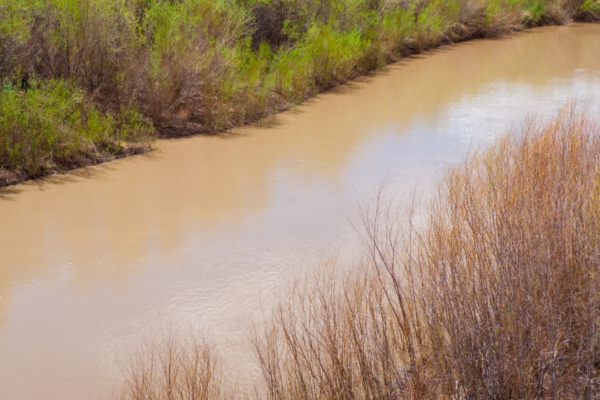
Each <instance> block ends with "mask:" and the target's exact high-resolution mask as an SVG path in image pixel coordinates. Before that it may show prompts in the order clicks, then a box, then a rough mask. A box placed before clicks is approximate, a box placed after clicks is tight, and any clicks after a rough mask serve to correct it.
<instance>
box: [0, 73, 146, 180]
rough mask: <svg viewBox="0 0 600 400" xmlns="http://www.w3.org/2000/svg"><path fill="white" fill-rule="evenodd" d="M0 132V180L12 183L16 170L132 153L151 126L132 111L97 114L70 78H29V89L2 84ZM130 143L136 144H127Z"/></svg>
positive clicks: (43, 169)
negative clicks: (133, 145) (134, 144)
mask: <svg viewBox="0 0 600 400" xmlns="http://www.w3.org/2000/svg"><path fill="white" fill-rule="evenodd" d="M0 132H2V135H0V163H1V165H2V170H0V179H4V180H5V181H8V183H10V181H11V180H17V179H18V178H19V176H18V175H15V174H16V173H17V172H19V173H22V174H25V175H26V176H40V175H44V174H47V173H52V172H57V171H61V170H64V169H69V168H72V167H73V166H79V165H86V164H90V163H93V162H96V161H99V160H103V159H107V158H108V159H109V158H114V157H115V156H118V155H125V154H130V153H134V152H136V151H139V150H140V149H141V147H140V146H142V143H144V142H145V139H146V138H147V137H148V136H149V132H151V127H150V125H149V124H148V123H147V122H145V121H144V119H143V117H142V116H141V115H139V114H137V113H136V112H134V111H132V110H129V111H123V112H121V113H119V114H112V115H107V114H104V113H102V112H100V111H99V110H98V109H97V107H96V106H95V105H94V104H93V103H90V102H88V101H86V100H85V99H84V94H83V90H82V89H81V88H79V87H78V86H76V85H74V84H72V83H69V82H68V81H63V80H47V81H43V82H39V81H31V82H29V87H28V89H27V90H24V89H22V88H19V87H14V86H12V85H11V84H7V85H5V86H4V88H3V89H2V91H0ZM132 141H135V142H137V143H138V145H137V147H134V148H129V147H126V145H125V143H129V142H132ZM11 172H12V174H11Z"/></svg>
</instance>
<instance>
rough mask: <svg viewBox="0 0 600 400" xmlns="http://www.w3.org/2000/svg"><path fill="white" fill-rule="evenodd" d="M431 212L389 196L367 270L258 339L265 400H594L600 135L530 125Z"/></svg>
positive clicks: (333, 278) (437, 199)
mask: <svg viewBox="0 0 600 400" xmlns="http://www.w3.org/2000/svg"><path fill="white" fill-rule="evenodd" d="M428 204H429V206H428V207H426V208H425V210H426V212H424V213H419V215H420V216H421V220H420V219H419V218H417V214H416V213H415V212H414V210H415V208H414V207H413V208H409V210H408V213H407V214H406V215H404V214H401V213H398V212H397V211H396V208H395V207H394V206H393V200H392V201H390V200H386V198H385V196H383V195H381V194H380V196H379V197H378V198H377V200H376V201H375V202H374V205H373V206H372V207H367V208H363V210H362V222H363V226H364V229H361V231H360V232H361V237H362V239H363V242H364V244H365V249H366V251H365V257H364V259H363V261H362V262H360V263H359V264H358V265H357V266H353V267H352V268H348V267H347V266H346V267H344V268H342V267H341V266H339V265H336V263H332V264H331V265H327V266H325V267H324V268H323V269H322V270H321V271H319V274H318V275H316V277H313V278H311V279H306V280H304V281H299V282H297V283H296V284H295V285H294V286H293V290H291V291H290V292H289V296H288V297H287V298H286V299H284V300H283V301H282V302H281V303H280V304H279V305H278V306H277V307H275V309H274V311H273V314H272V317H271V318H270V319H268V320H267V321H266V322H265V324H264V326H263V327H261V328H260V329H257V330H256V331H255V334H254V336H253V343H254V348H255V351H256V354H257V361H258V364H259V366H260V367H261V370H262V376H263V382H260V383H259V384H257V388H259V389H256V393H258V395H257V397H259V398H266V399H271V400H288V399H289V400H292V399H315V400H316V399H319V400H329V399H539V398H544V399H567V398H568V399H575V398H582V399H592V398H599V396H600V390H599V387H598V386H599V385H598V375H599V372H600V370H599V368H600V350H599V344H600V343H599V341H600V330H599V329H598V325H599V322H600V302H599V299H600V295H599V293H600V291H599V289H600V280H599V277H600V274H599V272H600V122H599V121H598V120H597V119H595V118H593V117H592V116H591V115H590V114H586V113H584V112H581V110H580V109H578V108H577V107H572V106H571V107H566V108H565V109H563V110H562V111H561V112H560V114H558V116H557V117H555V118H554V119H553V120H551V121H549V122H540V121H539V120H536V119H529V120H528V121H527V122H526V123H525V124H524V126H523V128H522V130H521V131H520V132H516V133H514V134H511V135H509V136H507V137H506V138H504V139H502V140H500V141H498V142H497V143H496V145H495V146H494V147H493V148H491V149H490V150H488V151H485V152H476V153H474V154H472V155H470V156H468V157H467V158H466V159H465V161H464V162H463V163H462V164H461V165H459V166H457V167H454V168H452V169H450V170H449V171H448V172H447V173H446V174H445V176H444V178H443V180H442V181H441V183H440V185H439V187H438V191H437V192H436V194H435V195H434V196H433V199H432V201H431V202H430V203H428ZM150 350H152V349H150ZM143 371H147V369H143V368H138V367H137V366H135V365H134V368H133V370H132V375H131V377H132V379H130V381H129V383H128V386H126V387H131V383H132V382H139V381H140V379H142V378H143V379H145V377H147V376H149V375H148V374H147V373H145V372H143ZM161 379H163V378H161ZM159 382H166V380H164V379H163V380H159ZM161 384H162V383H161ZM132 393H133V392H132ZM129 398H130V399H138V398H148V397H135V396H131V397H129ZM152 398H155V399H163V398H168V397H161V396H155V397H152ZM190 398H193V397H190Z"/></svg>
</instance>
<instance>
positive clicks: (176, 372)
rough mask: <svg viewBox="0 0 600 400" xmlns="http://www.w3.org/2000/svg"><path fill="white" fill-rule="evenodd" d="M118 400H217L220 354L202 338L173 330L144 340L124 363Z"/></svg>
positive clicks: (221, 394)
mask: <svg viewBox="0 0 600 400" xmlns="http://www.w3.org/2000/svg"><path fill="white" fill-rule="evenodd" d="M123 372H124V378H125V381H124V384H123V386H122V388H121V390H120V393H119V395H118V396H117V397H116V398H118V399H119V400H162V399H165V400H209V399H210V400H220V399H225V398H227V396H226V395H225V394H224V390H223V388H222V380H221V373H220V364H219V357H218V355H217V354H216V352H215V349H214V347H213V346H212V345H211V344H210V343H209V342H208V341H207V340H205V339H201V338H198V337H195V336H190V337H184V336H180V335H177V334H176V333H174V332H170V333H168V334H163V335H162V336H159V337H154V338H151V339H147V340H145V341H144V342H143V344H142V346H141V347H140V349H139V351H138V352H137V353H135V355H134V356H133V357H132V358H131V359H130V360H129V362H128V363H127V364H126V369H125V370H124V371H123Z"/></svg>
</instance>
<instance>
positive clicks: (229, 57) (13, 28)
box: [0, 0, 598, 175]
mask: <svg viewBox="0 0 600 400" xmlns="http://www.w3.org/2000/svg"><path fill="white" fill-rule="evenodd" d="M597 14H598V4H597V1H593V0H263V1H257V0H181V1H166V0H119V1H112V0H49V1H40V0H17V1H15V0H0V82H2V83H3V85H4V86H6V87H13V88H17V89H18V90H21V91H22V92H27V91H28V90H30V89H32V82H37V83H36V85H37V86H36V88H33V90H36V91H37V92H40V91H44V90H46V89H45V88H46V86H47V85H46V84H45V83H43V84H40V82H56V81H60V80H64V81H65V82H69V85H72V86H73V87H74V88H75V87H77V89H73V90H76V91H81V93H82V95H83V97H84V98H85V99H86V100H85V101H86V103H93V104H94V106H93V108H94V110H96V111H95V112H98V113H100V114H102V115H103V118H112V119H114V120H118V119H120V118H121V117H120V116H119V115H120V114H121V113H122V110H124V109H126V110H137V111H138V112H139V113H140V115H141V116H143V118H146V119H148V120H149V121H151V123H152V126H153V127H154V130H155V132H154V133H153V134H152V135H153V136H155V137H156V136H157V135H162V136H166V137H172V136H180V135H186V134H191V133H214V132H217V131H221V130H224V129H227V128H230V127H233V126H238V125H242V124H246V123H248V122H251V121H255V120H257V119H259V118H261V117H264V116H268V115H270V114H273V113H275V112H277V111H280V110H283V109H286V108H289V107H292V106H293V105H295V104H297V103H299V102H301V101H303V100H305V99H306V98H308V97H310V96H312V95H314V94H315V93H318V92H320V91H322V90H325V89H327V88H330V87H332V86H335V85H338V84H340V83H343V82H345V81H347V80H348V79H351V78H353V77H355V76H357V75H360V74H364V73H366V72H367V71H370V70H373V69H375V68H378V67H380V66H382V65H385V64H386V63H388V62H391V61H394V60H397V59H399V58H400V57H402V56H403V55H407V54H410V53H414V52H419V51H422V50H425V49H428V48H431V47H433V46H436V45H439V44H442V43H451V42H453V41H460V40H466V39H469V38H471V37H485V36H496V35H499V34H502V33H505V32H508V31H510V30H513V29H520V28H522V27H524V26H533V25H538V24H546V23H567V22H568V21H570V20H573V19H575V18H583V19H586V20H590V19H594V18H596V17H597ZM49 85H50V86H52V84H49ZM6 96H8V95H6ZM44 96H46V97H48V96H50V97H52V96H53V95H52V90H50V89H48V93H46V94H45V95H44ZM11 104H12V103H11ZM7 107H8V106H5V107H3V108H2V109H7ZM61 118H62V117H61V116H60V115H57V116H56V118H54V119H61ZM118 130H119V129H117V130H114V129H113V130H112V132H114V133H115V136H114V139H113V144H118V143H119V142H120V141H121V138H120V137H121V136H126V137H128V138H129V140H133V141H135V140H137V139H136V138H137V136H136V135H129V134H127V133H119V132H117V131H118ZM34 131H35V129H34ZM37 132H42V131H39V130H37ZM7 135H8V132H7V131H4V130H3V131H0V136H2V137H6V136H7ZM3 140H4V141H5V142H6V143H11V144H9V145H8V146H17V142H15V141H14V140H12V139H11V140H8V139H3ZM103 140H106V138H105V139H103ZM44 141H46V139H40V140H39V141H34V142H35V143H37V142H40V143H42V142H44ZM94 144H95V145H98V144H100V143H95V142H94ZM130 145H131V146H135V144H134V142H131V143H130ZM33 146H35V145H33ZM74 146H76V145H75V144H74ZM20 148H22V149H24V148H29V149H32V151H33V147H31V145H23V146H21V147H20ZM81 149H82V151H83V150H85V149H84V148H83V147H82V148H81ZM38 150H40V151H42V152H44V151H45V150H42V149H41V148H40V149H38ZM10 151H12V149H11V150H9V152H10ZM19 151H21V150H18V151H17V152H19ZM35 151H37V150H35ZM46 156H49V154H46ZM28 157H29V158H30V159H32V160H38V159H40V157H39V156H38V155H36V156H33V155H31V156H28ZM45 159H52V160H54V156H52V157H49V158H48V157H45ZM0 167H1V168H4V169H11V170H13V171H21V172H25V174H26V175H29V174H30V172H28V171H31V170H36V168H33V167H31V166H30V167H28V169H27V171H25V170H22V169H21V166H20V164H18V163H14V162H11V163H10V164H2V165H1V166H0ZM42 169H43V168H37V170H38V171H41V170H42Z"/></svg>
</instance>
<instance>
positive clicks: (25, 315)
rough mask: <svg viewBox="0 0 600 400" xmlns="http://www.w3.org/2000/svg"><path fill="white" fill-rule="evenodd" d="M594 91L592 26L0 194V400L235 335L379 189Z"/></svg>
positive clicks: (77, 394)
mask: <svg viewBox="0 0 600 400" xmlns="http://www.w3.org/2000/svg"><path fill="white" fill-rule="evenodd" d="M599 89H600V26H593V25H572V26H569V27H550V28H541V29H536V30H534V31H531V32H525V33H521V34H519V35H516V36H514V37H512V38H509V39H503V40H486V41H475V42H470V43H465V44H460V45H455V46H452V47H450V48H443V49H439V50H437V51H434V52H431V53H428V54H426V55H422V56H418V57H411V58H409V59H406V60H404V61H402V62H400V63H398V64H396V65H393V66H390V67H389V68H386V69H385V70H384V71H381V72H380V73H378V74H377V75H376V76H374V77H367V78H362V79H360V80H358V81H356V82H353V83H350V84H348V85H345V86H342V87H340V88H338V89H336V90H334V91H332V92H330V93H327V94H323V95H321V96H318V97H317V98H315V99H313V100H311V101H309V102H307V103H306V104H304V105H302V106H301V107H298V108H297V109H296V110H293V111H292V112H287V113H284V114H281V115H279V116H278V117H277V118H276V119H274V120H273V121H269V122H268V123H266V124H264V125H265V126H263V127H259V128H244V129H237V130H235V131H233V132H231V133H228V134H227V135H224V136H222V137H195V138H188V139H181V140H173V141H166V142H163V143H160V145H159V151H156V152H153V153H152V154H149V155H147V156H140V157H133V158H130V159H126V160H120V161H116V162H113V163H109V164H105V165H101V166H97V167H94V168H88V169H84V170H80V171H75V172H74V173H72V174H68V175H64V176H60V177H54V178H49V179H46V180H42V181H36V182H30V183H26V184H24V185H19V186H15V187H12V188H9V189H5V190H4V191H1V192H0V398H2V399H4V398H6V399H37V398H44V399H81V398H94V399H96V398H106V397H107V396H108V395H109V394H110V392H111V390H112V385H113V384H114V382H115V379H116V377H117V375H118V371H119V369H118V364H117V362H116V359H117V357H118V355H119V354H122V353H123V352H124V351H126V350H127V349H129V348H130V347H131V346H132V345H135V344H136V343H137V342H138V341H139V340H140V337H141V336H142V335H143V334H144V333H145V332H147V330H148V329H149V328H151V327H157V326H160V325H161V324H164V323H165V321H168V323H174V324H176V325H178V326H192V327H201V328H202V329H207V330H210V331H211V332H213V333H214V334H215V336H216V337H218V338H219V339H220V341H221V342H222V343H223V344H224V345H225V346H226V347H227V348H228V349H229V350H230V353H231V356H230V358H231V359H234V360H235V361H239V359H238V358H245V357H247V354H245V352H243V351H242V350H241V349H242V348H243V347H244V346H245V343H246V342H245V340H246V337H245V335H244V333H242V332H243V327H244V326H245V324H246V323H247V322H248V321H250V320H253V319H256V318H259V317H260V315H261V312H262V311H261V310H262V308H261V307H263V306H264V305H265V304H266V303H265V301H266V300H265V299H266V298H268V297H269V294H270V293H272V292H273V291H274V290H276V289H277V288H279V287H281V284H282V282H284V281H285V278H286V277H287V276H288V275H289V274H290V273H291V272H293V271H296V270H298V269H300V268H302V267H303V266H306V265H310V264H311V263H314V262H316V261H318V260H319V258H320V257H321V256H322V254H323V251H324V249H326V248H327V247H340V248H342V249H344V250H343V251H344V252H346V251H349V248H351V247H352V243H353V235H352V232H351V228H350V224H349V222H348V220H349V219H350V220H352V218H353V213H354V211H355V209H356V205H357V202H358V201H359V200H361V199H364V198H366V197H368V196H369V195H370V194H371V193H372V191H373V190H374V188H376V187H377V186H378V185H379V184H380V182H381V181H382V180H384V179H386V178H387V179H393V180H394V181H395V182H396V183H397V184H398V185H399V186H400V187H401V188H406V189H410V188H412V187H414V185H415V184H419V185H420V187H425V188H426V187H428V184H430V183H431V182H432V179H434V178H435V176H436V173H439V171H440V170H441V168H443V167H444V166H447V165H449V164H450V163H452V162H455V161H456V160H457V159H458V158H459V157H460V156H461V155H462V154H464V152H465V151H466V150H467V149H468V148H470V147H473V146H479V145H485V144H489V143H491V141H492V140H493V139H494V137H495V136H496V135H497V134H499V133H501V132H502V130H505V129H506V128H507V127H510V126H511V125H513V124H514V123H515V122H517V121H519V120H520V119H522V118H523V117H524V116H525V115H527V114H529V113H531V112H534V111H544V112H547V111H548V110H554V109H556V108H557V107H559V106H560V105H561V104H563V103H564V102H565V101H568V100H570V99H572V98H573V97H574V96H577V97H594V96H597V94H598V93H600V92H599Z"/></svg>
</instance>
